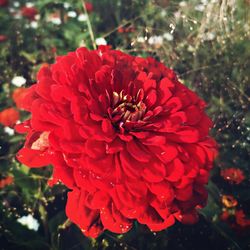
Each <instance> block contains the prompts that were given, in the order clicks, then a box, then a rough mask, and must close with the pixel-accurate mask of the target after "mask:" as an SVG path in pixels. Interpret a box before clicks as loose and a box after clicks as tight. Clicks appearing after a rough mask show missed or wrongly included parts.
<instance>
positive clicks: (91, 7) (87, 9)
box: [85, 2, 94, 13]
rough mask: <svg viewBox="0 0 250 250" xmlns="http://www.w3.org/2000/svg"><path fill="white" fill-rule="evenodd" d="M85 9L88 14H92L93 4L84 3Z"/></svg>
mask: <svg viewBox="0 0 250 250" xmlns="http://www.w3.org/2000/svg"><path fill="white" fill-rule="evenodd" d="M85 8H86V11H87V12H88V13H91V12H93V10H94V7H93V4H92V3H90V2H86V3H85Z"/></svg>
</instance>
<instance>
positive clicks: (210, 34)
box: [203, 32, 215, 41]
mask: <svg viewBox="0 0 250 250" xmlns="http://www.w3.org/2000/svg"><path fill="white" fill-rule="evenodd" d="M214 38H215V33H213V32H207V33H205V34H204V35H203V39H204V40H205V41H211V40H214Z"/></svg>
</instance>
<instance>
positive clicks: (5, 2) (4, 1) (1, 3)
mask: <svg viewBox="0 0 250 250" xmlns="http://www.w3.org/2000/svg"><path fill="white" fill-rule="evenodd" d="M8 4H9V1H8V0H0V6H1V7H5V6H7V5H8Z"/></svg>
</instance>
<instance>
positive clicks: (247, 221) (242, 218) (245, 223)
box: [235, 209, 250, 227]
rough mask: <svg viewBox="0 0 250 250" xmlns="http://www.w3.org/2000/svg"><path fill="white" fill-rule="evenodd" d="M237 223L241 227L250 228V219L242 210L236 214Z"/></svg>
mask: <svg viewBox="0 0 250 250" xmlns="http://www.w3.org/2000/svg"><path fill="white" fill-rule="evenodd" d="M235 219H236V223H237V224H238V225H240V226H241V227H250V218H246V214H245V213H244V211H243V210H242V209H239V210H236V212H235Z"/></svg>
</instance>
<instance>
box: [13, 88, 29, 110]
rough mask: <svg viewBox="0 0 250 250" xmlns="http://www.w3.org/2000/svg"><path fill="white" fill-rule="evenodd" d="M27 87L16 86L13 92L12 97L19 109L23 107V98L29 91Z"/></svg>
mask: <svg viewBox="0 0 250 250" xmlns="http://www.w3.org/2000/svg"><path fill="white" fill-rule="evenodd" d="M27 90H28V89H26V88H16V89H15V90H14V92H13V94H12V99H13V101H14V102H15V104H16V106H17V107H18V108H19V109H22V108H23V107H22V104H23V99H24V98H25V95H26V93H27Z"/></svg>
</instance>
